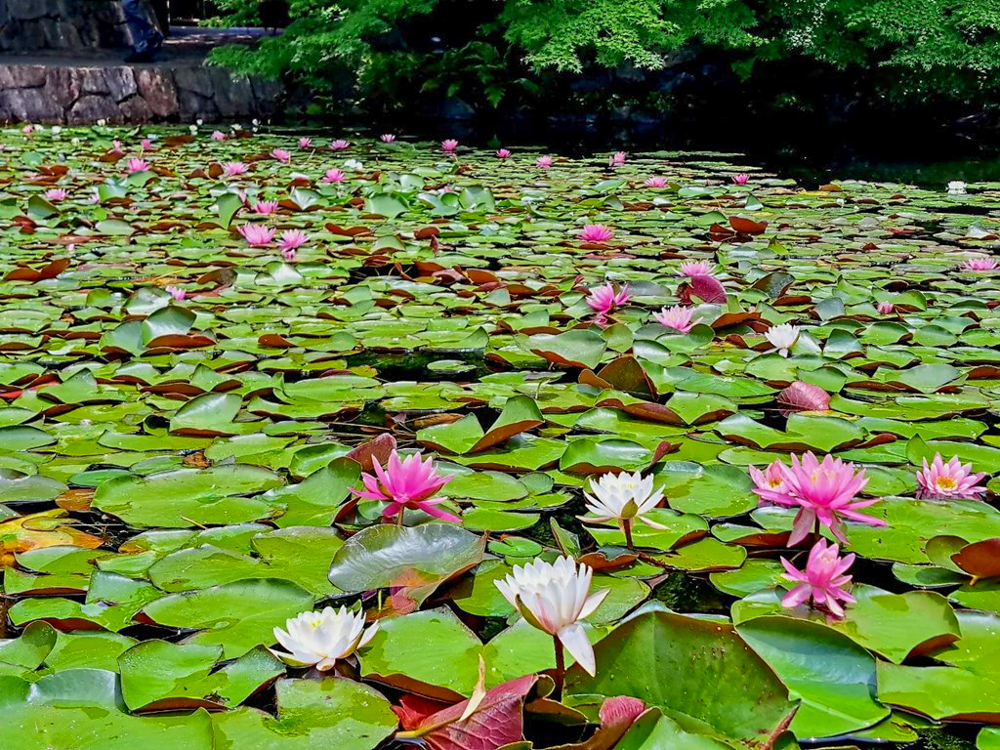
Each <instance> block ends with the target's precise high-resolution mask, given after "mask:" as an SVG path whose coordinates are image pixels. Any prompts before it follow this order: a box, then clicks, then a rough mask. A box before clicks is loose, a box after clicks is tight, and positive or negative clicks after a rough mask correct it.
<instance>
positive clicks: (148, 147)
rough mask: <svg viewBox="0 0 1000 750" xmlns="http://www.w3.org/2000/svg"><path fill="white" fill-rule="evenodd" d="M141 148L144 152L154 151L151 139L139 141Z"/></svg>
mask: <svg viewBox="0 0 1000 750" xmlns="http://www.w3.org/2000/svg"><path fill="white" fill-rule="evenodd" d="M139 148H141V149H142V150H143V151H152V150H153V142H152V141H151V140H150V139H149V138H143V139H142V140H141V141H139Z"/></svg>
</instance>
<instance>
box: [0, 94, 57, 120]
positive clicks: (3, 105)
mask: <svg viewBox="0 0 1000 750" xmlns="http://www.w3.org/2000/svg"><path fill="white" fill-rule="evenodd" d="M0 118H2V119H4V120H12V121H14V122H22V121H28V122H44V123H59V122H62V121H63V110H62V107H60V106H59V105H58V104H56V102H55V101H53V100H52V99H49V98H47V97H44V96H39V89H11V90H8V91H0Z"/></svg>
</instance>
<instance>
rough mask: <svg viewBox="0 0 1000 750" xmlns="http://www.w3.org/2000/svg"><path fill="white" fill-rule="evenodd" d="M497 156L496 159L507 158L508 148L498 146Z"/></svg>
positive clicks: (508, 155)
mask: <svg viewBox="0 0 1000 750" xmlns="http://www.w3.org/2000/svg"><path fill="white" fill-rule="evenodd" d="M497 158H498V159H509V158H510V149H507V148H498V149H497Z"/></svg>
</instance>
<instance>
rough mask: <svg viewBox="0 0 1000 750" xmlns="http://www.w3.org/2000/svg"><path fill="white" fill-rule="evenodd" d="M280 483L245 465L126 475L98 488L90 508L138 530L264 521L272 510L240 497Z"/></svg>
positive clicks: (270, 474)
mask: <svg viewBox="0 0 1000 750" xmlns="http://www.w3.org/2000/svg"><path fill="white" fill-rule="evenodd" d="M280 484H281V479H280V478H279V477H278V476H277V475H276V474H274V473H273V472H271V471H268V470H267V469H262V468H260V467H258V466H251V465H249V464H237V465H233V466H213V467H211V468H208V469H204V470H198V469H180V470H178V471H168V472H164V473H162V474H151V475H150V476H148V477H138V476H131V475H130V476H124V477H118V478H115V479H112V480H110V481H108V482H106V483H104V484H102V485H101V486H100V487H99V488H98V490H97V494H96V495H95V496H94V502H93V505H92V507H94V508H96V509H98V510H101V511H104V512H105V513H110V514H111V515H114V516H117V517H119V518H121V519H122V520H123V521H125V522H127V523H129V524H131V525H133V526H139V527H143V526H147V527H148V526H159V527H164V528H189V527H192V526H197V525H207V524H220V523H245V522H247V521H254V520H257V519H259V518H266V517H268V516H269V515H271V514H272V513H273V512H274V508H273V506H271V505H270V504H269V503H267V502H266V501H264V500H263V499H261V498H251V497H245V496H244V495H245V494H247V493H253V492H263V491H264V490H268V489H272V488H274V487H278V486H279V485H280Z"/></svg>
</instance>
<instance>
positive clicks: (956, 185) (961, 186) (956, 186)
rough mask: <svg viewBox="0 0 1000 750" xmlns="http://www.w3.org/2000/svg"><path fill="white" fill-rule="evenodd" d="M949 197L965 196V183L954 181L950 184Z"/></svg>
mask: <svg viewBox="0 0 1000 750" xmlns="http://www.w3.org/2000/svg"><path fill="white" fill-rule="evenodd" d="M948 195H965V183H964V182H962V181H961V180H952V181H951V182H949V183H948Z"/></svg>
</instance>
